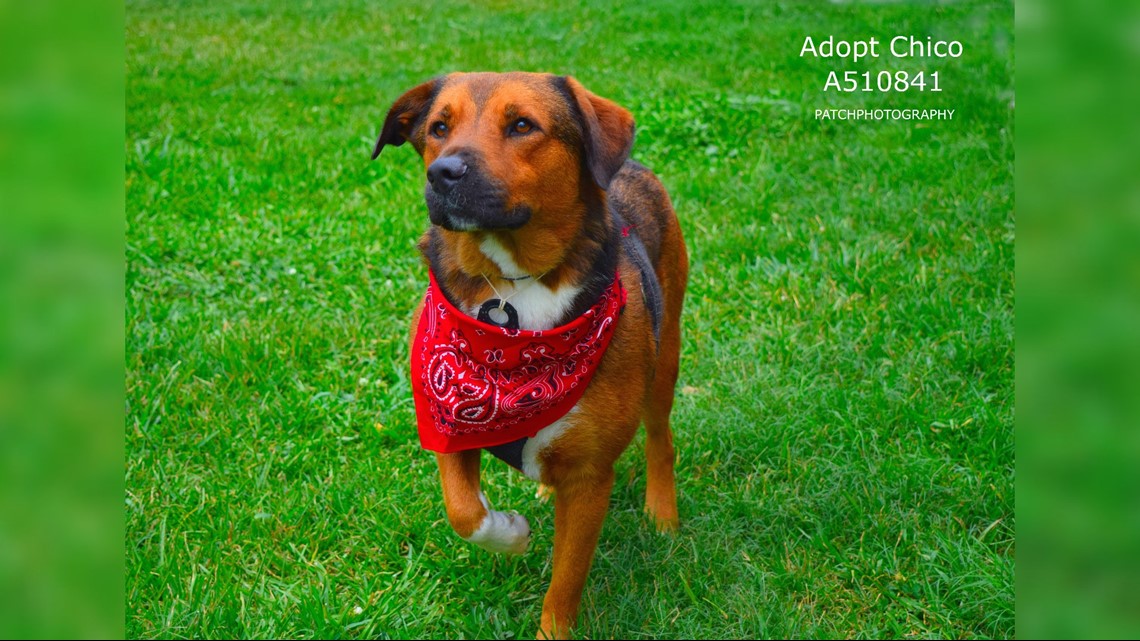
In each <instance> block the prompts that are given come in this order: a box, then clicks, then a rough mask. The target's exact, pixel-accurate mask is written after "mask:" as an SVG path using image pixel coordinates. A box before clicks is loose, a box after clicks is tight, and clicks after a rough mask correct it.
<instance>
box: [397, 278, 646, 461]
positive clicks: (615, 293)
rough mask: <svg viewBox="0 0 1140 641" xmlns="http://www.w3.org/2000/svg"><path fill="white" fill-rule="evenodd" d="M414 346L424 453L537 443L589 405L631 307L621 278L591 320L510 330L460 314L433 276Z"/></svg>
mask: <svg viewBox="0 0 1140 641" xmlns="http://www.w3.org/2000/svg"><path fill="white" fill-rule="evenodd" d="M429 278H430V284H429V285H428V290H427V293H426V294H425V295H424V309H423V313H421V314H420V320H419V324H418V325H417V326H416V337H415V340H414V341H413V343H412V353H411V357H412V396H413V398H414V399H415V404H416V423H417V426H418V428H419V434H420V444H421V445H422V446H423V447H424V448H425V449H428V450H433V451H436V452H458V451H461V450H468V449H475V448H480V447H491V446H494V445H501V444H503V443H508V442H510V441H514V440H516V439H520V438H524V437H531V436H534V435H535V434H537V433H538V431H539V430H541V429H542V428H544V427H546V426H547V425H550V424H551V423H554V422H555V421H557V420H558V419H560V418H562V417H563V416H565V414H566V413H567V412H569V411H570V408H572V407H574V404H575V403H577V402H578V400H579V399H581V398H582V394H583V393H585V391H586V387H587V386H588V385H589V384H590V380H591V379H592V378H593V377H594V372H595V371H597V368H598V364H599V363H600V362H601V361H602V356H603V355H604V354H605V352H606V348H607V347H608V346H609V344H610V339H612V338H613V333H614V327H615V325H616V323H617V320H618V317H619V316H620V315H621V312H622V309H624V307H625V302H626V291H625V288H624V287H622V284H621V279H620V278H618V277H617V275H616V274H615V275H614V282H613V284H612V285H610V286H609V288H607V289H606V290H605V291H604V292H603V293H602V295H601V297H600V298H599V299H598V301H597V302H596V303H594V305H593V306H592V307H590V309H588V310H586V312H585V313H584V314H582V315H581V316H579V317H578V318H575V319H574V320H572V321H570V322H569V323H567V324H565V325H563V326H561V327H555V328H554V329H549V330H546V331H530V330H523V329H515V330H511V329H506V328H503V327H497V326H495V325H491V324H488V323H484V322H482V321H479V320H476V319H474V318H472V317H470V316H468V315H466V314H464V313H462V312H461V311H459V310H458V309H456V308H455V307H454V306H453V305H452V304H451V303H450V302H449V301H448V300H447V298H446V297H444V295H443V292H442V291H440V289H439V284H438V283H436V280H435V274H432V273H430V271H429Z"/></svg>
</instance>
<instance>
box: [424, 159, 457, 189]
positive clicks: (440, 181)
mask: <svg viewBox="0 0 1140 641" xmlns="http://www.w3.org/2000/svg"><path fill="white" fill-rule="evenodd" d="M427 175H428V182H429V183H431V188H432V189H434V190H436V191H437V192H438V193H441V194H446V193H447V192H449V191H451V190H452V188H453V187H455V185H456V184H458V183H459V181H460V180H463V177H464V176H466V175H467V163H466V162H464V161H463V159H462V158H460V157H459V156H444V157H442V158H436V159H435V162H433V163H432V164H431V165H429V166H428V170H427Z"/></svg>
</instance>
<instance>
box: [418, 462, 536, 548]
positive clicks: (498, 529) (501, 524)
mask: <svg viewBox="0 0 1140 641" xmlns="http://www.w3.org/2000/svg"><path fill="white" fill-rule="evenodd" d="M481 453H482V450H467V451H464V452H455V453H452V454H436V461H437V462H438V463H439V477H440V481H441V484H442V487H443V502H444V505H446V507H447V520H448V521H449V522H450V523H451V527H452V528H453V529H454V530H455V532H456V533H457V534H458V535H459V536H461V537H463V539H464V540H467V541H470V542H471V543H474V544H475V545H478V546H479V547H481V548H483V549H485V550H488V551H490V552H503V553H507V554H522V553H523V552H526V548H527V544H528V543H530V524H528V523H527V521H526V518H525V517H523V516H521V515H518V514H514V513H506V512H498V511H495V510H492V509H491V505H490V504H489V503H488V502H487V497H485V496H483V492H482V490H480V489H479V455H480V454H481Z"/></svg>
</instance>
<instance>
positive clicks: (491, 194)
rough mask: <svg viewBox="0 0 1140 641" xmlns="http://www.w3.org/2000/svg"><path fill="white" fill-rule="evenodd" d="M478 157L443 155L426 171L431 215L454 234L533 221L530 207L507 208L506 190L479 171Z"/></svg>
mask: <svg viewBox="0 0 1140 641" xmlns="http://www.w3.org/2000/svg"><path fill="white" fill-rule="evenodd" d="M480 166H481V163H480V161H479V158H478V156H476V155H475V154H474V153H472V152H469V151H460V152H457V153H452V154H449V155H446V156H440V157H439V158H436V159H435V161H433V162H432V163H431V165H430V166H429V167H428V169H427V180H428V184H427V187H426V188H425V189H424V199H425V200H426V201H427V206H428V216H429V217H430V218H431V222H432V223H433V224H436V225H439V226H440V227H443V228H444V229H448V230H451V231H476V230H490V229H518V228H519V227H522V226H523V225H525V224H527V223H528V222H530V216H531V211H530V208H528V207H524V206H516V207H512V208H511V209H509V210H508V209H507V208H506V193H507V191H506V189H505V188H504V187H503V186H502V185H501V184H499V183H498V181H496V180H494V179H492V178H491V177H489V176H487V175H486V173H484V172H483V171H482V170H481V169H480Z"/></svg>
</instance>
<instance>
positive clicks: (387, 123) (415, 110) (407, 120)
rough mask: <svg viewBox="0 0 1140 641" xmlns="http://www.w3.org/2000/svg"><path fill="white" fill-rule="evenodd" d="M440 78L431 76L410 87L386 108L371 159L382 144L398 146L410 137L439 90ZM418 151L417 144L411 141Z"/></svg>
mask: <svg viewBox="0 0 1140 641" xmlns="http://www.w3.org/2000/svg"><path fill="white" fill-rule="evenodd" d="M439 85H440V80H439V78H433V79H431V80H429V81H427V82H425V83H423V84H422V85H419V86H418V87H415V88H414V89H410V90H408V91H407V93H405V94H404V95H402V96H400V97H399V98H398V99H397V100H396V102H395V104H393V105H392V108H391V109H389V110H388V117H387V118H385V119H384V129H382V130H381V131H380V138H379V139H378V140H377V141H376V149H374V150H373V151H372V160H376V157H377V156H379V155H380V152H381V151H382V150H383V149H384V145H392V146H393V147H399V146H400V145H402V144H404V141H405V140H411V139H412V133H413V132H414V131H415V127H416V123H417V121H418V120H419V119H420V118H422V117H423V116H424V114H426V113H427V110H428V108H430V107H431V103H432V101H433V100H435V94H436V93H437V92H438V91H439ZM412 145H413V146H415V147H416V151H419V150H420V149H419V145H416V144H415V142H414V141H413V142H412Z"/></svg>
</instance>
